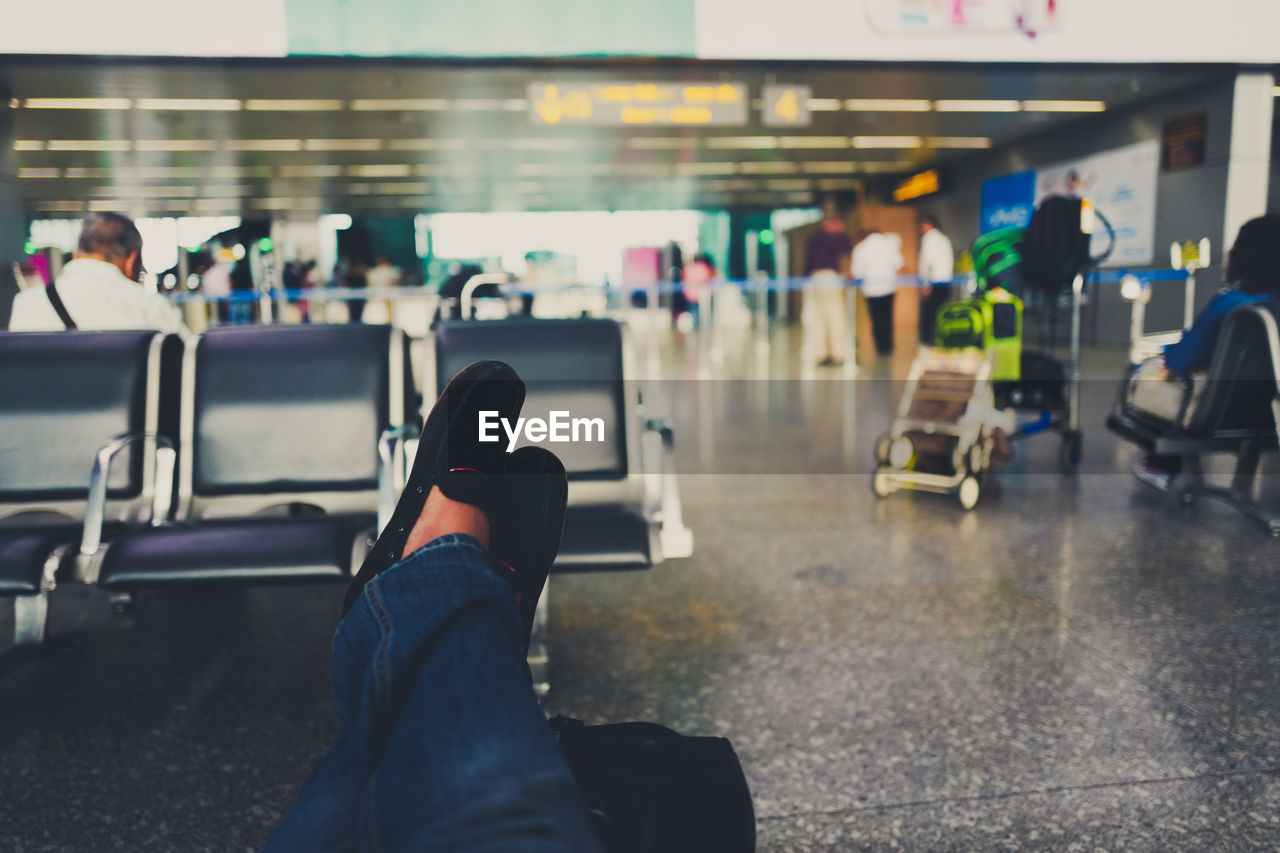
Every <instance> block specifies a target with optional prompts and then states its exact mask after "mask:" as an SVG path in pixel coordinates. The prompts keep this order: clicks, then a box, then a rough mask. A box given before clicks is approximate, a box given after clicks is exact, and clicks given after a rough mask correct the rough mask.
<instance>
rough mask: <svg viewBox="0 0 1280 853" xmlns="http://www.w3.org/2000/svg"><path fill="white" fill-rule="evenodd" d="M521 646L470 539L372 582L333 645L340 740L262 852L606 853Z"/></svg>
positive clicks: (503, 589)
mask: <svg viewBox="0 0 1280 853" xmlns="http://www.w3.org/2000/svg"><path fill="white" fill-rule="evenodd" d="M522 640H523V637H522V629H521V625H520V618H519V615H518V612H517V609H516V603H515V597H514V595H513V594H512V591H511V587H510V586H509V585H508V584H507V583H506V581H504V580H503V579H502V578H500V577H499V576H498V575H497V574H496V573H495V572H494V571H493V570H492V569H491V568H490V567H489V558H488V555H487V554H486V553H485V551H484V549H483V548H481V546H480V544H479V543H478V542H477V541H476V540H474V539H472V538H471V537H469V536H464V535H461V534H450V535H447V536H442V537H440V538H439V539H436V540H434V541H433V542H430V543H428V544H427V545H425V546H424V547H422V548H421V549H419V550H418V551H416V552H414V553H413V554H411V555H409V556H408V557H406V558H405V559H403V560H401V561H400V562H399V563H397V564H396V565H394V566H392V567H391V568H390V569H388V570H387V571H385V572H383V573H382V574H381V575H379V576H377V577H376V578H375V579H374V580H372V581H371V582H369V583H368V584H367V585H366V586H365V589H364V592H363V594H362V595H361V596H360V598H359V599H358V600H357V602H356V604H355V606H354V607H352V609H351V611H350V612H349V613H348V614H347V616H346V618H345V619H343V620H342V624H341V625H339V626H338V631H337V634H336V635H335V636H334V640H333V664H332V666H333V692H334V699H335V700H336V704H337V709H338V717H339V722H340V724H341V730H340V732H339V734H338V739H337V741H336V742H335V743H334V745H333V747H332V748H331V749H330V750H329V752H328V754H326V755H325V757H324V758H323V759H322V760H321V762H320V764H319V765H318V766H317V767H316V769H315V770H314V771H313V773H312V775H311V777H310V779H308V780H307V783H306V785H305V786H304V787H303V789H302V792H301V793H300V794H299V796H298V799H297V801H296V802H295V803H294V805H293V807H292V808H291V809H290V810H289V813H288V814H286V815H285V817H284V819H283V820H282V821H281V823H280V826H279V827H277V829H276V832H275V834H274V835H273V836H272V838H271V840H270V841H269V842H268V843H267V848H266V849H267V850H268V851H272V853H274V851H295V850H297V851H329V850H344V851H346V850H388V851H390V850H412V851H426V850H466V851H497V850H504V851H505V850H520V851H531V852H532V853H540V851H565V850H574V851H577V850H598V849H599V845H598V841H597V840H596V836H595V834H594V832H593V830H592V829H591V827H590V825H589V824H588V819H587V814H586V811H585V809H584V808H583V805H582V796H581V794H580V793H579V791H578V787H577V785H576V783H575V782H574V780H573V776H572V775H571V774H570V772H569V769H568V767H567V765H566V764H565V762H564V758H563V756H562V755H561V753H560V748H559V746H558V745H557V744H556V742H555V739H554V737H553V736H552V734H551V730H550V728H549V727H548V725H547V721H546V717H545V716H544V715H543V713H542V710H541V708H540V707H539V705H538V701H537V699H536V698H535V697H534V695H533V690H532V689H531V686H530V684H529V676H528V670H527V667H526V665H525V662H524V659H523V654H522V652H521V643H522Z"/></svg>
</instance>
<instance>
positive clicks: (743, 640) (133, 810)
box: [0, 339, 1280, 853]
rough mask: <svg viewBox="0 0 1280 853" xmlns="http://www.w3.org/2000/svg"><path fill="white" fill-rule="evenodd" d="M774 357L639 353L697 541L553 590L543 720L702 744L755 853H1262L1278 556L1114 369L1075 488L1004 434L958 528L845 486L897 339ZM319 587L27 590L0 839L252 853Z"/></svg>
mask: <svg viewBox="0 0 1280 853" xmlns="http://www.w3.org/2000/svg"><path fill="white" fill-rule="evenodd" d="M775 343H777V346H775V348H774V352H773V354H772V356H771V359H770V361H768V362H764V363H762V364H761V365H759V366H757V365H755V364H754V362H753V359H754V356H751V355H749V353H750V350H749V348H747V347H743V348H741V349H738V350H735V349H732V348H731V349H729V350H728V351H727V353H726V359H725V361H724V362H723V363H722V364H721V365H719V366H718V367H716V368H715V369H714V370H711V371H709V375H707V374H706V373H704V376H703V378H702V379H701V380H698V379H697V378H696V377H697V376H698V370H697V365H698V362H697V361H696V357H695V354H694V347H693V346H692V343H691V342H686V345H685V346H684V347H683V348H681V347H680V346H679V344H678V342H676V343H673V344H671V346H670V347H669V348H668V350H667V351H666V352H665V354H664V359H665V362H666V363H667V364H668V366H669V367H668V371H669V373H668V375H669V376H672V375H674V376H676V377H679V378H677V379H675V380H673V381H664V382H662V383H660V384H659V385H656V386H654V387H653V388H652V395H651V399H654V398H657V399H663V400H665V401H666V403H667V404H668V406H667V407H668V408H669V410H670V412H671V414H672V419H673V421H674V424H675V427H676V430H677V441H678V450H679V455H680V467H681V470H682V471H684V472H686V473H685V475H684V477H683V480H682V491H683V494H684V498H685V511H686V519H687V521H688V523H689V525H690V526H691V527H692V528H693V529H694V531H695V534H696V536H697V553H696V554H695V556H694V557H693V558H691V559H689V560H681V561H671V562H668V563H665V564H662V565H660V566H658V567H656V568H654V569H653V570H651V571H648V572H640V573H627V574H617V575H607V576H606V575H577V576H561V577H557V578H555V579H553V583H552V586H551V593H550V596H551V598H550V602H551V620H552V622H551V653H552V667H553V668H552V682H553V689H552V693H551V695H550V697H549V699H548V709H549V710H550V711H553V712H557V713H566V714H571V715H574V716H578V717H582V718H585V719H586V720H588V721H590V722H606V721H618V720H629V719H647V720H653V721H656V722H659V723H663V724H665V725H668V726H672V727H674V728H676V729H679V730H681V731H686V732H689V733H694V734H722V735H727V736H729V737H731V738H732V739H733V741H734V743H735V745H736V747H737V749H738V751H739V754H740V755H741V757H742V759H743V763H744V765H745V768H746V772H747V776H748V778H749V781H750V783H751V786H752V790H753V793H754V796H755V801H756V809H757V816H758V821H759V847H760V849H761V850H770V851H775V850H776V851H808V850H831V851H844V850H885V849H904V850H1005V849H1009V850H1018V849H1029V848H1034V849H1054V850H1077V849H1078V850H1094V849H1107V850H1118V849H1124V850H1188V849H1203V850H1225V849H1230V850H1242V849H1268V850H1274V849H1277V848H1278V847H1280V808H1278V806H1280V775H1278V770H1280V768H1278V759H1277V754H1280V753H1278V750H1280V676H1277V675H1276V672H1277V671H1280V668H1278V667H1277V666H1276V664H1277V663H1278V662H1280V640H1278V639H1277V636H1280V633H1278V632H1280V575H1278V574H1277V572H1276V568H1277V566H1278V565H1280V560H1278V559H1277V558H1278V557H1280V542H1276V541H1274V540H1272V539H1270V538H1268V537H1267V536H1266V535H1265V534H1264V533H1262V532H1261V531H1260V530H1258V529H1255V528H1254V527H1252V526H1251V525H1250V524H1248V523H1247V522H1245V521H1243V520H1242V519H1240V518H1239V517H1237V516H1236V515H1235V514H1234V513H1232V512H1231V511H1229V510H1227V509H1225V508H1222V507H1217V506H1213V505H1204V506H1199V507H1196V508H1194V509H1190V510H1186V509H1182V508H1175V507H1173V506H1172V505H1171V504H1170V503H1168V502H1166V501H1165V500H1163V499H1162V498H1161V497H1160V496H1157V495H1154V494H1147V493H1145V492H1143V491H1141V487H1139V486H1137V485H1136V484H1135V483H1134V482H1133V481H1132V479H1131V478H1130V477H1129V475H1128V474H1127V473H1126V472H1127V464H1128V460H1129V459H1130V457H1131V451H1130V449H1129V448H1128V447H1126V446H1124V445H1122V444H1120V443H1119V442H1116V441H1114V440H1113V439H1112V438H1111V437H1110V436H1109V435H1108V434H1107V433H1106V432H1105V431H1104V430H1103V429H1102V426H1101V422H1102V418H1103V416H1104V414H1105V411H1106V407H1107V405H1108V404H1109V401H1110V397H1111V394H1112V393H1113V392H1114V387H1115V386H1114V380H1112V379H1109V378H1108V377H1110V376H1112V375H1113V374H1114V373H1115V371H1116V370H1117V365H1118V364H1119V362H1120V361H1121V359H1122V357H1123V356H1122V355H1121V354H1118V353H1116V352H1107V351H1097V352H1090V353H1088V359H1087V360H1086V363H1085V375H1086V377H1088V378H1089V379H1090V380H1091V381H1088V382H1086V383H1085V394H1084V396H1085V408H1084V411H1083V418H1082V422H1083V424H1084V427H1085V429H1086V445H1085V454H1086V462H1085V465H1084V467H1083V469H1082V471H1081V473H1080V474H1078V475H1076V476H1074V477H1064V476H1062V475H1059V474H1057V473H1053V471H1054V465H1055V462H1054V459H1055V454H1056V451H1057V444H1056V440H1055V439H1053V438H1052V437H1047V438H1043V439H1037V440H1034V441H1031V442H1028V443H1027V444H1025V445H1024V446H1023V447H1021V448H1020V456H1019V458H1018V459H1017V460H1016V461H1015V462H1014V463H1013V464H1012V465H1011V466H1010V467H1009V468H1008V469H1007V470H1006V471H1004V472H1002V473H1000V474H999V475H998V476H997V478H996V480H997V483H996V486H997V487H996V488H994V489H992V490H990V491H989V493H988V494H987V495H986V496H985V497H984V499H983V501H982V502H981V503H980V504H979V506H978V507H977V509H975V510H974V511H973V512H971V513H963V512H961V511H960V509H959V508H958V506H957V505H956V503H955V501H954V499H951V498H946V497H939V496H932V495H923V494H899V495H894V496H891V497H889V498H887V499H885V500H877V499H876V498H874V497H873V496H872V494H871V491H870V488H869V480H870V477H869V473H870V469H869V467H868V464H867V460H868V459H869V458H870V455H871V447H872V443H873V442H874V439H875V437H876V436H877V435H878V434H879V433H880V432H882V431H883V430H884V429H886V428H887V427H888V425H889V422H890V420H891V414H890V411H889V409H888V406H889V404H890V401H891V400H892V398H893V395H894V394H895V393H896V388H897V387H898V386H897V385H896V384H895V383H894V382H893V381H891V377H892V376H893V375H901V372H902V371H903V370H904V369H905V366H906V363H907V362H908V361H909V355H903V354H899V356H898V357H897V358H896V359H895V360H894V362H893V363H892V365H879V366H873V367H869V368H868V369H866V370H864V371H863V374H862V376H861V377H860V378H859V380H858V381H856V382H842V381H831V380H829V379H828V378H827V377H825V376H823V375H822V374H818V376H817V378H815V379H814V380H813V381H805V382H802V381H795V380H785V379H781V378H780V377H781V376H782V375H783V374H784V373H785V372H786V371H787V370H788V369H789V367H788V365H792V364H794V356H795V353H794V340H791V341H789V342H788V341H787V340H785V339H782V340H779V341H776V342H775ZM744 353H747V355H744ZM757 369H759V371H760V372H759V373H757V372H756V370H757ZM757 375H758V376H762V377H763V376H770V377H773V379H774V381H771V382H762V381H759V380H758V379H751V380H750V381H747V380H742V381H722V380H723V379H724V378H725V377H735V378H739V379H741V377H753V376H757ZM1265 470H1266V471H1267V472H1268V473H1267V474H1266V476H1264V478H1263V484H1262V486H1263V493H1264V499H1266V500H1268V501H1269V502H1271V503H1273V504H1277V505H1280V476H1277V475H1276V472H1277V470H1278V469H1277V467H1276V466H1275V465H1274V462H1270V463H1269V467H1268V468H1266V469H1265ZM340 595H341V591H340V590H337V589H334V588H331V587H330V588H306V589H256V590H242V591H227V592H218V593H202V594H199V595H195V594H192V595H160V594H151V595H142V596H139V599H138V602H137V606H136V608H135V611H134V613H133V614H132V615H131V616H128V617H121V616H117V615H115V614H113V613H112V612H111V610H110V608H109V607H108V606H107V603H106V601H105V598H104V597H103V596H102V595H101V594H100V593H98V592H97V591H95V590H92V589H85V588H75V587H64V588H63V589H60V590H58V592H57V593H56V597H55V599H54V602H53V606H52V617H51V630H52V633H53V634H54V635H65V634H69V633H71V632H83V634H84V636H85V638H86V641H85V645H84V647H83V648H82V649H80V650H79V651H77V652H74V653H68V654H66V655H64V656H62V657H60V658H55V659H54V660H52V661H49V662H47V663H44V664H42V665H40V666H38V667H33V668H28V669H27V670H24V671H22V672H20V673H19V674H18V675H15V676H11V677H8V678H5V679H3V680H0V850H8V849H12V850H22V851H24V853H30V851H40V850H58V851H61V850H117V849H118V850H130V851H135V850H138V851H141V850H155V851H161V850H166V851H167V850H183V851H197V850H211V851H225V850H249V849H255V848H256V847H257V846H259V845H260V844H261V843H262V842H263V840H264V839H265V838H266V835H267V833H268V832H269V831H270V828H271V826H272V825H273V824H274V822H275V820H276V819H277V818H278V816H279V814H280V813H281V811H282V810H283V809H284V808H286V807H287V805H288V804H289V802H290V800H291V797H292V795H293V793H294V792H295V791H296V789H297V787H298V786H299V785H300V783H301V781H302V779H303V777H304V775H305V774H306V772H307V770H308V769H309V768H310V766H311V764H312V763H313V762H314V761H315V760H316V759H317V758H318V756H319V755H320V754H321V752H322V751H323V749H324V746H325V742H326V739H327V738H328V737H329V736H331V734H332V732H333V730H334V726H335V723H334V720H333V715H332V705H331V702H330V700H329V697H328V684H327V666H328V641H329V636H330V634H331V632H332V629H333V626H334V623H335V621H336V618H337V613H338V601H339V599H340ZM9 618H10V617H9V615H8V614H7V613H6V614H5V615H4V616H2V617H0V631H2V632H5V634H7V632H8V630H9V625H10V623H9Z"/></svg>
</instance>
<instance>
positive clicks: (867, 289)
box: [852, 228, 905, 356]
mask: <svg viewBox="0 0 1280 853" xmlns="http://www.w3.org/2000/svg"><path fill="white" fill-rule="evenodd" d="M903 263H905V261H903V259H902V240H901V238H900V237H898V235H897V234H885V233H884V232H883V231H881V230H880V229H878V228H868V229H867V230H865V231H863V232H862V233H861V234H859V235H858V245H856V246H854V247H853V262H852V267H853V277H854V278H855V279H861V281H862V294H863V295H864V296H865V297H866V298H867V313H868V314H870V315H871V336H872V337H873V338H874V339H875V343H876V354H877V355H882V356H883V355H889V354H891V353H892V352H893V298H894V295H895V294H896V293H897V290H898V271H899V270H900V269H902V265H903Z"/></svg>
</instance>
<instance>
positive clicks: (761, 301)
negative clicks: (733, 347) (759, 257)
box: [752, 272, 769, 356]
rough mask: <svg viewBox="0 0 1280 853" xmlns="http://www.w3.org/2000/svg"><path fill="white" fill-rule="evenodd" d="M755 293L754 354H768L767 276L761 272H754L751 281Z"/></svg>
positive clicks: (753, 297)
mask: <svg viewBox="0 0 1280 853" xmlns="http://www.w3.org/2000/svg"><path fill="white" fill-rule="evenodd" d="M753 286H754V288H755V293H754V294H753V296H752V299H754V305H755V309H756V310H755V324H756V354H757V355H763V356H767V355H768V354H769V278H768V276H766V275H765V274H764V273H763V272H758V273H756V276H755V279H754V281H753Z"/></svg>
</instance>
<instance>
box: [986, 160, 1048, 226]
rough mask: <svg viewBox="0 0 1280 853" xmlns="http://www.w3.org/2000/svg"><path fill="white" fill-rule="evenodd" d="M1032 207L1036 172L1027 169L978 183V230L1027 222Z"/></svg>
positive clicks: (1034, 197) (1034, 203) (1028, 222)
mask: <svg viewBox="0 0 1280 853" xmlns="http://www.w3.org/2000/svg"><path fill="white" fill-rule="evenodd" d="M1035 210H1036V173H1035V172H1034V171H1032V170H1031V169H1028V170H1027V171H1025V172H1014V173H1013V174H1011V175H1001V176H1000V177H998V178H991V179H990V180H988V181H983V183H982V233H983V234H985V233H987V232H988V231H994V230H995V229H997V228H1007V227H1009V226H1016V227H1019V228H1026V227H1027V226H1028V225H1030V224H1031V214H1033V213H1035Z"/></svg>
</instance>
